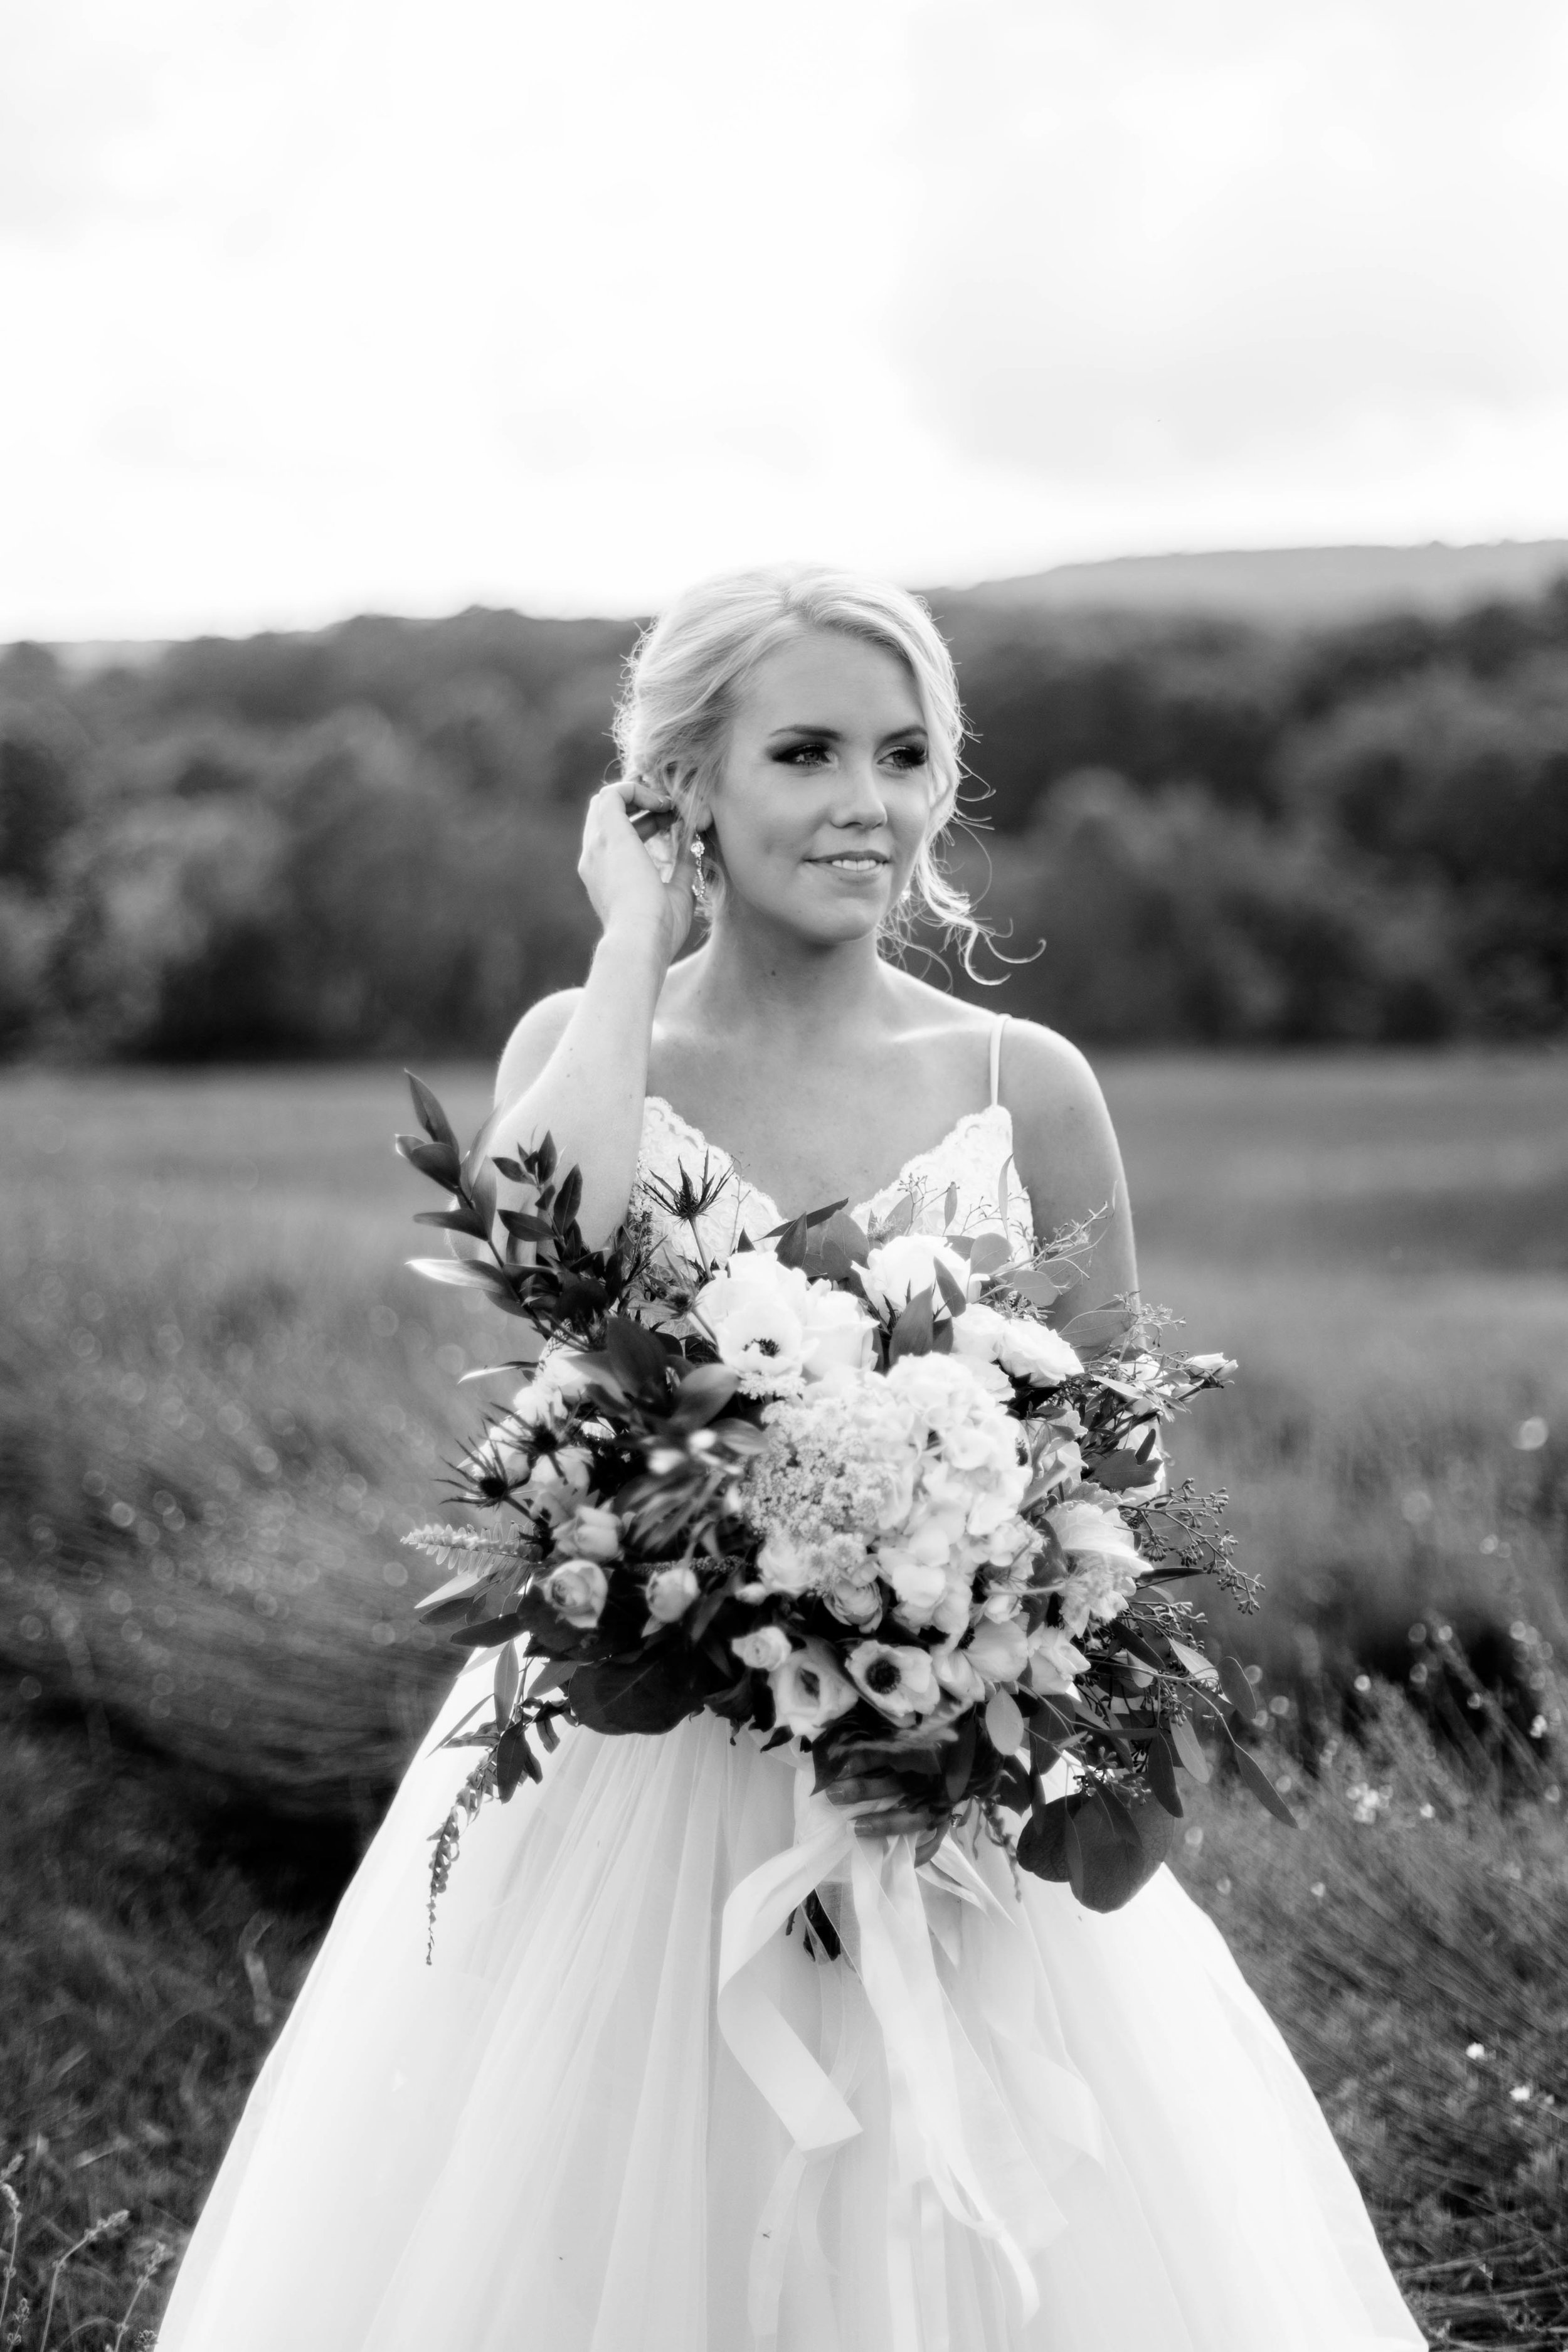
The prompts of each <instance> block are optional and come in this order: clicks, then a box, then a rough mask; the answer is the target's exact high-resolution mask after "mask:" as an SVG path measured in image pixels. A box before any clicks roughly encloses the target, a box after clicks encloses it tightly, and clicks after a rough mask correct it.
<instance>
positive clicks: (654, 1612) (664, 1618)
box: [647, 1567, 702, 1625]
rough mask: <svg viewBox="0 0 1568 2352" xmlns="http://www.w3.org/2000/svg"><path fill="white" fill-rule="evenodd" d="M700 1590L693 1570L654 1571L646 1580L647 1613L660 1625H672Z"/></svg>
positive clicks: (670, 1569) (671, 1569)
mask: <svg viewBox="0 0 1568 2352" xmlns="http://www.w3.org/2000/svg"><path fill="white" fill-rule="evenodd" d="M701 1589H702V1588H701V1586H700V1584H699V1583H698V1581H697V1574H696V1570H694V1569H690V1568H685V1567H681V1568H660V1569H656V1570H655V1571H654V1573H653V1574H652V1575H651V1576H650V1577H649V1578H648V1580H647V1613H648V1615H649V1616H650V1617H652V1618H654V1619H655V1620H656V1621H657V1622H658V1623H659V1624H660V1625H673V1624H674V1623H675V1622H676V1619H677V1618H678V1617H684V1616H685V1614H686V1612H687V1611H688V1610H689V1608H690V1606H691V1604H692V1602H693V1601H695V1600H696V1598H697V1596H698V1594H699V1592H700V1591H701Z"/></svg>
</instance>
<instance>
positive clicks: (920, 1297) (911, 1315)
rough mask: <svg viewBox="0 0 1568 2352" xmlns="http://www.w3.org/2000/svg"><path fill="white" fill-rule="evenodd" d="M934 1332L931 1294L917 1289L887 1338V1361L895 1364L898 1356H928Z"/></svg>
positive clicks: (934, 1320)
mask: <svg viewBox="0 0 1568 2352" xmlns="http://www.w3.org/2000/svg"><path fill="white" fill-rule="evenodd" d="M935 1333H936V1318H935V1316H934V1315H933V1314H932V1313H931V1292H930V1291H929V1290H921V1291H917V1292H916V1294H915V1296H914V1297H912V1298H911V1299H910V1303H909V1305H908V1306H907V1307H904V1308H903V1309H902V1311H901V1312H900V1315H899V1316H898V1318H897V1319H896V1321H895V1322H894V1325H893V1328H892V1330H891V1332H890V1333H889V1339H888V1362H889V1366H891V1365H893V1364H896V1363H897V1362H898V1360H899V1359H900V1356H929V1355H930V1353H931V1340H932V1339H933V1338H934V1336H935Z"/></svg>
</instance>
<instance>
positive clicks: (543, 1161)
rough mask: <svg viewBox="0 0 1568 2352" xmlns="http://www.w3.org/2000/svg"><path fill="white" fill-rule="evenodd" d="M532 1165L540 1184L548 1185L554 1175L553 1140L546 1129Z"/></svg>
mask: <svg viewBox="0 0 1568 2352" xmlns="http://www.w3.org/2000/svg"><path fill="white" fill-rule="evenodd" d="M533 1164H534V1167H535V1168H536V1169H537V1170H538V1171H539V1181H540V1182H541V1183H542V1184H548V1183H549V1181H550V1180H551V1178H552V1176H553V1175H554V1173H555V1138H554V1137H553V1136H552V1134H551V1132H550V1129H548V1128H546V1129H545V1130H544V1139H543V1141H542V1143H541V1144H540V1145H539V1147H538V1149H537V1150H535V1152H534V1154H533Z"/></svg>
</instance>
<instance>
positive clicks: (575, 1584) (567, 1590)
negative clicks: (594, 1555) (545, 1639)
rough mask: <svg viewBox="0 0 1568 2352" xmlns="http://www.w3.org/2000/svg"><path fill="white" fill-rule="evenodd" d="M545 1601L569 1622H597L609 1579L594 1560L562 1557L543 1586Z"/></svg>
mask: <svg viewBox="0 0 1568 2352" xmlns="http://www.w3.org/2000/svg"><path fill="white" fill-rule="evenodd" d="M541 1589H542V1591H543V1594H544V1597H545V1599H546V1601H549V1603H550V1606H551V1607H552V1609H553V1610H554V1611H555V1612H556V1614H557V1615H558V1616H561V1617H564V1618H565V1620H566V1622H567V1623H568V1625H579V1626H589V1625H596V1624H597V1623H598V1622H599V1617H600V1613H601V1612H602V1611H603V1609H604V1606H605V1601H606V1599H607V1598H608V1596H609V1591H610V1582H609V1579H608V1577H606V1575H605V1571H604V1570H603V1569H602V1568H601V1567H600V1566H599V1563H598V1561H597V1560H596V1559H563V1561H562V1562H561V1564H560V1566H559V1567H558V1568H552V1570H551V1571H550V1573H549V1575H548V1576H547V1577H546V1578H545V1579H544V1581H543V1584H542V1588H541Z"/></svg>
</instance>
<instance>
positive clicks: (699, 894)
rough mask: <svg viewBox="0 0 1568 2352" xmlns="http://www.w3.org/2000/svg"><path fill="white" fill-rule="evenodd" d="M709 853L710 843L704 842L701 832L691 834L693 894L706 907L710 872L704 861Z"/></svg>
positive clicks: (701, 905) (699, 903) (700, 904)
mask: <svg viewBox="0 0 1568 2352" xmlns="http://www.w3.org/2000/svg"><path fill="white" fill-rule="evenodd" d="M707 855H708V845H707V844H706V843H705V842H704V840H703V838H702V835H700V833H694V834H693V835H692V836H691V864H692V869H693V870H692V876H691V895H692V897H693V898H695V899H696V901H697V903H698V905H699V906H700V907H702V908H706V906H707V904H708V874H707V869H706V867H705V866H703V863H702V861H703V859H704V857H706V856H707Z"/></svg>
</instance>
